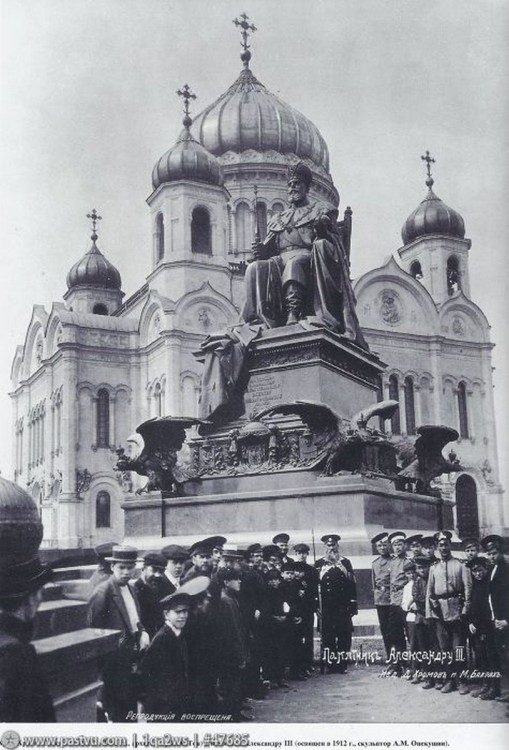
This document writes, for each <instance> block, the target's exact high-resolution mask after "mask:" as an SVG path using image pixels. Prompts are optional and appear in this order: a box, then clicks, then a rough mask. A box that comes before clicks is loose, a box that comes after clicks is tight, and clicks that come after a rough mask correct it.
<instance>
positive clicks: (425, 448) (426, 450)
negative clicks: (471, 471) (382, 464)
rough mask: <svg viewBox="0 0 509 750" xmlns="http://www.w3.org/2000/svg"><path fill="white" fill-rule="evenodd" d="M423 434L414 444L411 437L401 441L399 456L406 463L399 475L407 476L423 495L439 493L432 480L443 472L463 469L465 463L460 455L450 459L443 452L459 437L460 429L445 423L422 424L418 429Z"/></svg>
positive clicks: (416, 489) (419, 433)
mask: <svg viewBox="0 0 509 750" xmlns="http://www.w3.org/2000/svg"><path fill="white" fill-rule="evenodd" d="M417 434H418V435H419V437H418V438H417V440H416V441H415V443H414V444H413V446H412V444H411V443H410V441H407V442H405V443H403V444H401V445H400V446H399V447H400V450H399V457H400V459H401V460H402V462H403V463H404V464H407V465H406V466H405V468H403V469H402V470H401V471H400V472H399V473H398V476H400V477H404V479H406V480H407V481H408V482H409V483H410V484H411V485H412V486H413V487H415V492H417V493H419V494H421V495H436V494H437V490H433V488H432V487H431V482H432V481H433V479H436V478H437V477H439V476H440V475H441V474H448V473H450V472H453V471H460V470H461V468H462V467H461V465H460V462H459V461H458V460H457V459H454V460H453V461H448V460H447V459H446V458H444V457H443V455H442V450H443V449H444V447H445V446H446V445H447V443H450V442H452V441H453V440H457V439H458V437H459V435H458V432H457V430H455V429H453V428H452V427H446V426H444V425H422V427H419V428H418V429H417Z"/></svg>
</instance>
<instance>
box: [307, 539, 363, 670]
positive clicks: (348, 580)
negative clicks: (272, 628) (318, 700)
mask: <svg viewBox="0 0 509 750" xmlns="http://www.w3.org/2000/svg"><path fill="white" fill-rule="evenodd" d="M340 540H341V537H340V536H339V534H326V535H325V536H323V537H322V542H323V543H324V544H325V546H326V553H325V555H324V557H323V558H320V560H318V561H317V563H316V568H317V570H318V576H319V593H320V605H321V607H320V614H321V618H320V620H321V623H320V624H321V633H322V649H321V653H322V669H324V667H325V665H326V664H327V667H328V671H329V672H338V673H345V672H346V671H347V667H348V653H349V652H350V650H351V646H352V632H353V624H352V617H353V616H354V615H356V614H357V588H356V584H355V575H354V572H353V567H352V563H351V562H350V560H348V558H346V557H343V556H342V555H340V554H339V547H338V542H339V541H340Z"/></svg>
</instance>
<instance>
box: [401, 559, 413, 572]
mask: <svg viewBox="0 0 509 750" xmlns="http://www.w3.org/2000/svg"><path fill="white" fill-rule="evenodd" d="M408 570H415V562H414V561H413V560H405V562H404V563H403V571H404V572H405V573H406V572H407V571H408Z"/></svg>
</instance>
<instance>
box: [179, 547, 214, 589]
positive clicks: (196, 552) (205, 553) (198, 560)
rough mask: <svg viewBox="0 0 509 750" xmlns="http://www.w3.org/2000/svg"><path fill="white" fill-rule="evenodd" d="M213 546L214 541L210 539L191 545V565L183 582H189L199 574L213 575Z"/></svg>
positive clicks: (183, 577)
mask: <svg viewBox="0 0 509 750" xmlns="http://www.w3.org/2000/svg"><path fill="white" fill-rule="evenodd" d="M212 548H213V543H212V542H210V540H209V539H202V540H200V541H199V542H195V543H194V544H192V545H191V547H189V554H190V555H191V563H192V564H191V567H190V568H189V570H188V571H187V572H186V573H185V574H184V575H183V576H182V579H181V583H187V581H190V580H191V579H193V578H196V577H197V576H207V577H208V578H210V576H211V575H212Z"/></svg>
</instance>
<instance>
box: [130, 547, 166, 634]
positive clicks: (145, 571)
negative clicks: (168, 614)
mask: <svg viewBox="0 0 509 750" xmlns="http://www.w3.org/2000/svg"><path fill="white" fill-rule="evenodd" d="M165 568H166V558H165V556H164V555H162V554H161V553H160V552H147V554H146V555H145V556H144V557H143V568H142V571H141V574H140V577H139V578H137V579H136V582H135V584H134V589H135V591H136V593H137V595H138V602H139V605H140V617H141V622H142V624H143V627H144V628H145V630H146V631H147V633H148V634H149V636H150V638H151V639H152V638H153V637H154V636H155V634H156V633H157V631H158V630H159V628H162V626H163V623H164V617H163V610H162V609H161V598H162V597H163V596H164V590H163V585H162V583H161V581H162V579H163V576H164V571H165Z"/></svg>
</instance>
